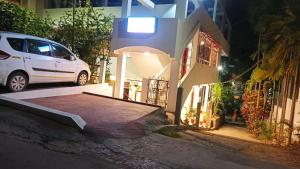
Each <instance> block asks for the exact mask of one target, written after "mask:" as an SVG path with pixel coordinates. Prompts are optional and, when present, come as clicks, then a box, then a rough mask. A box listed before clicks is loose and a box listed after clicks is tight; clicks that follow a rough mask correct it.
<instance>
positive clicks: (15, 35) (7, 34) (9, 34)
mask: <svg viewBox="0 0 300 169" xmlns="http://www.w3.org/2000/svg"><path fill="white" fill-rule="evenodd" d="M0 34H1V35H4V36H9V37H15V38H24V39H25V38H31V39H37V40H42V41H47V42H51V43H56V44H59V43H57V42H54V41H52V40H49V39H45V38H40V37H37V36H32V35H26V34H21V33H15V32H4V31H0Z"/></svg>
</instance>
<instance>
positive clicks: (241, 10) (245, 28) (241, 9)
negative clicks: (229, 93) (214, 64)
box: [226, 0, 258, 79]
mask: <svg viewBox="0 0 300 169" xmlns="http://www.w3.org/2000/svg"><path fill="white" fill-rule="evenodd" d="M250 1H251V0H226V12H227V14H228V17H229V20H230V22H231V25H232V35H231V41H230V46H231V51H230V55H229V58H228V59H227V60H228V61H229V64H231V65H234V66H235V67H234V68H232V69H230V73H234V74H240V73H241V72H242V71H244V70H246V69H248V68H249V67H251V66H252V65H253V64H254V61H253V60H252V59H251V58H250V55H251V54H252V53H253V52H254V51H255V50H256V49H257V41H258V36H257V34H256V33H255V32H254V30H253V29H252V25H251V24H250V22H249V19H248V15H249V14H248V12H249V10H250V9H248V8H249V3H250ZM250 73H251V72H250ZM250 73H248V74H247V75H245V76H244V77H243V79H248V77H249V76H250ZM227 78H231V75H229V76H228V77H227Z"/></svg>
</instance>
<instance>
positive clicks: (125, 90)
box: [16, 0, 231, 126]
mask: <svg viewBox="0 0 300 169" xmlns="http://www.w3.org/2000/svg"><path fill="white" fill-rule="evenodd" d="M72 2H73V1H70V0H19V1H18V2H16V3H18V4H20V5H21V6H24V7H26V8H29V9H31V10H32V11H34V12H36V13H37V15H39V16H41V17H45V16H50V17H52V18H53V19H56V20H58V19H59V18H60V17H61V16H63V15H64V14H65V11H67V10H72V6H73V3H72ZM80 2H84V1H80ZM78 3H79V1H77V3H76V4H77V5H78ZM81 5H83V4H81ZM92 5H93V6H94V7H95V8H101V9H103V12H104V14H107V15H109V14H111V15H113V16H115V19H114V23H113V36H112V46H111V49H112V65H111V73H112V76H111V79H113V80H115V87H114V97H118V98H124V99H129V100H133V101H139V102H145V103H149V104H157V105H160V106H163V107H165V108H166V110H167V111H168V112H177V116H180V120H181V121H182V122H187V123H192V124H193V123H194V122H193V121H198V125H199V126H205V125H206V124H205V119H204V115H205V114H207V112H209V111H210V109H211V108H210V105H211V104H210V103H211V90H212V86H213V84H214V83H216V82H217V81H218V70H217V67H218V65H219V63H220V60H221V57H222V56H227V55H228V54H229V44H228V41H227V40H228V39H229V37H230V31H231V26H230V23H229V20H228V18H227V16H226V13H225V11H224V8H223V5H222V0H152V1H151V0H92ZM179 88H181V89H183V92H182V94H181V95H180V96H178V93H177V91H178V89H179ZM178 97H180V98H178ZM176 105H177V107H176ZM191 111H196V112H198V113H199V114H200V116H197V117H196V116H190V115H189V113H190V112H191Z"/></svg>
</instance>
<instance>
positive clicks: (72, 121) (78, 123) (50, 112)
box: [0, 96, 86, 130]
mask: <svg viewBox="0 0 300 169" xmlns="http://www.w3.org/2000/svg"><path fill="white" fill-rule="evenodd" d="M0 104H1V105H5V106H8V107H12V108H15V109H18V110H26V111H28V112H30V113H32V114H35V115H38V116H41V117H45V118H48V119H51V120H53V121H56V122H58V123H61V124H64V125H67V126H70V127H74V128H77V129H79V130H83V129H84V127H85V126H86V122H85V121H84V120H83V119H82V118H81V117H80V116H78V115H74V114H71V113H67V112H63V111H59V110H55V109H51V108H47V107H44V106H40V105H37V104H33V103H28V102H25V101H21V100H16V99H12V98H8V97H4V96H0Z"/></svg>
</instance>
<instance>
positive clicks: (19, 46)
mask: <svg viewBox="0 0 300 169" xmlns="http://www.w3.org/2000/svg"><path fill="white" fill-rule="evenodd" d="M7 41H8V43H9V45H10V46H11V47H12V48H13V49H14V50H16V51H19V52H22V51H23V46H24V39H19V38H7Z"/></svg>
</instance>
